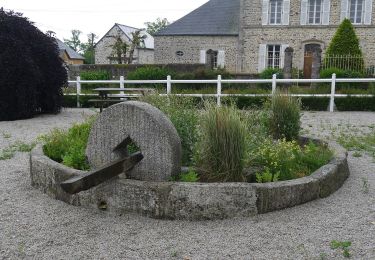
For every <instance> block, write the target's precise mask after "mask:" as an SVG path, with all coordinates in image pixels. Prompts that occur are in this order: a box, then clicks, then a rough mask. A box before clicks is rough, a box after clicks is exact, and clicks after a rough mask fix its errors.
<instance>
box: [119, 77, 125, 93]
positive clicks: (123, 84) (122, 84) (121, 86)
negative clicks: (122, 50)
mask: <svg viewBox="0 0 375 260" xmlns="http://www.w3.org/2000/svg"><path fill="white" fill-rule="evenodd" d="M124 81H125V78H124V76H120V88H125V83H124ZM120 94H121V95H124V94H125V92H124V91H123V90H121V91H120Z"/></svg>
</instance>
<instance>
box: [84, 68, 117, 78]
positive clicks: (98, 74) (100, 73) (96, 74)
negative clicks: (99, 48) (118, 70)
mask: <svg viewBox="0 0 375 260" xmlns="http://www.w3.org/2000/svg"><path fill="white" fill-rule="evenodd" d="M80 77H81V80H109V79H110V78H111V77H110V75H109V73H108V71H105V70H97V71H82V72H81V73H80Z"/></svg>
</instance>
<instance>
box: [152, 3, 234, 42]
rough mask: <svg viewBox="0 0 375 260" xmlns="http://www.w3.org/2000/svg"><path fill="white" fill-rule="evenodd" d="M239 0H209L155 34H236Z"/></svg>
mask: <svg viewBox="0 0 375 260" xmlns="http://www.w3.org/2000/svg"><path fill="white" fill-rule="evenodd" d="M239 19H240V0H210V1H208V2H207V3H205V4H204V5H202V6H201V7H199V8H197V9H195V10H194V11H192V12H191V13H189V14H188V15H186V16H184V17H182V18H181V19H179V20H177V21H176V22H174V23H172V24H170V25H169V26H168V27H166V28H165V29H163V30H161V31H160V32H159V33H158V34H157V35H156V36H168V35H238V33H239Z"/></svg>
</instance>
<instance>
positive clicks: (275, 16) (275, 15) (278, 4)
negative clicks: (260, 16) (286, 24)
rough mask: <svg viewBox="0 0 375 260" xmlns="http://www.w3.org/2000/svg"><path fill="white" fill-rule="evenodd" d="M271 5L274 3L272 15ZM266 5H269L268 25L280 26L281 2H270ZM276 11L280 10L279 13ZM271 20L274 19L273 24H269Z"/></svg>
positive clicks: (281, 22)
mask: <svg viewBox="0 0 375 260" xmlns="http://www.w3.org/2000/svg"><path fill="white" fill-rule="evenodd" d="M273 3H275V12H274V13H273V12H272V4H273ZM268 5H269V6H268V24H269V25H282V24H283V0H270V1H269V3H268ZM278 10H280V12H278ZM279 16H280V17H279ZM272 19H274V22H273V23H272V22H271V20H272ZM278 20H279V22H278Z"/></svg>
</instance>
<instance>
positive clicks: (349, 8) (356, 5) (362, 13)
mask: <svg viewBox="0 0 375 260" xmlns="http://www.w3.org/2000/svg"><path fill="white" fill-rule="evenodd" d="M352 1H355V6H354V8H355V9H354V17H353V20H352V17H351V13H352V12H351V11H352V9H351V8H352ZM360 2H362V10H361V14H360V15H361V21H360V22H357V18H358V5H359V3H360ZM364 18H365V0H348V19H349V20H350V21H351V22H352V24H363V23H364Z"/></svg>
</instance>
